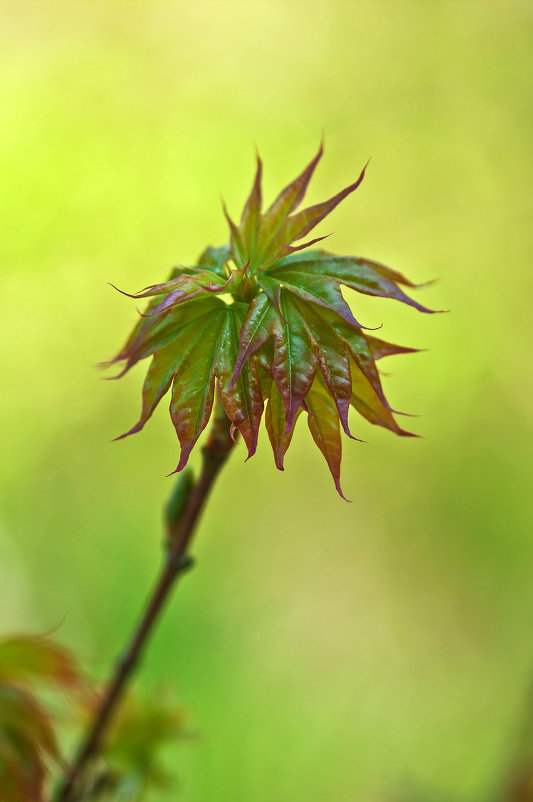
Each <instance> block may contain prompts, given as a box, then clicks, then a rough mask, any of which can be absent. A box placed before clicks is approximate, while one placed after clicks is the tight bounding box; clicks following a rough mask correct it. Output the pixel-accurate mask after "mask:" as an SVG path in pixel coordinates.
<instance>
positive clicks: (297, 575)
mask: <svg viewBox="0 0 533 802" xmlns="http://www.w3.org/2000/svg"><path fill="white" fill-rule="evenodd" d="M0 27H1V33H0V109H1V112H0V114H1V120H2V122H1V127H0V175H1V189H0V196H1V199H0V217H1V220H2V234H1V237H0V270H1V291H0V292H1V306H2V311H1V316H0V336H1V342H2V350H3V357H2V392H1V398H0V405H1V413H0V414H1V417H0V420H1V427H2V430H3V431H2V444H3V445H2V451H1V455H0V478H1V513H0V559H1V568H0V571H1V573H0V615H1V622H2V630H6V631H11V630H19V629H23V630H26V629H31V630H35V629H41V630H49V629H50V628H57V633H56V636H57V637H59V638H60V639H62V640H63V641H64V642H66V643H68V644H69V645H71V646H73V647H74V648H75V649H76V650H77V652H78V654H79V655H80V657H81V659H82V660H83V662H84V664H85V665H86V666H87V667H88V668H89V669H90V670H91V671H92V672H93V673H95V674H97V675H99V676H103V675H104V674H105V672H106V669H107V667H108V666H109V664H110V662H111V661H112V659H113V657H114V655H115V654H116V652H117V649H118V648H119V647H120V645H121V644H122V642H123V640H124V636H125V634H126V632H127V631H128V630H129V629H130V627H131V626H132V624H133V622H134V620H135V618H136V616H137V613H138V611H139V607H140V604H141V601H142V599H143V597H144V596H145V594H146V593H147V590H148V588H149V586H150V583H151V581H152V577H153V576H154V574H155V572H156V570H157V567H158V564H159V559H160V551H159V542H160V508H161V505H162V503H163V500H164V499H165V497H166V496H167V494H168V492H169V489H170V482H171V481H172V480H170V479H166V478H165V474H166V473H168V472H169V471H170V470H172V469H173V468H174V466H175V463H176V459H177V453H178V450H177V442H176V440H175V437H174V434H173V431H172V427H171V424H170V421H169V419H168V415H167V412H166V409H165V408H164V409H162V410H161V411H160V412H159V414H157V415H156V416H155V418H154V420H153V421H152V422H151V424H150V426H149V427H147V429H146V430H145V432H144V433H143V434H142V435H140V436H137V437H133V438H130V439H128V440H126V441H124V442H120V443H117V444H113V445H108V442H107V441H109V440H110V439H111V438H112V437H114V436H116V435H117V434H119V433H121V432H122V431H124V430H125V429H126V428H127V427H128V426H129V425H131V424H132V423H133V422H134V421H135V419H136V414H137V412H138V406H139V390H140V383H141V377H142V372H143V369H142V368H139V369H137V370H135V371H132V375H129V376H128V377H126V378H125V379H124V380H122V381H121V382H119V383H113V382H103V381H100V377H99V374H98V373H97V372H96V371H95V370H94V368H93V365H94V364H95V363H96V362H98V361H99V360H101V359H103V358H106V357H109V356H110V355H112V353H113V351H114V350H116V348H117V347H118V346H119V345H120V344H121V341H122V340H123V338H124V336H125V333H126V330H127V329H128V327H129V326H130V325H131V324H132V322H133V321H134V319H135V309H134V303H133V302H130V301H129V300H128V299H126V298H124V297H123V296H120V295H118V294H117V293H115V292H114V291H113V290H112V289H111V288H110V287H109V286H108V285H107V282H108V281H111V282H113V283H114V284H117V285H118V286H120V287H123V288H125V289H127V290H131V291H133V290H136V289H138V288H140V287H142V286H145V285H146V284H149V283H153V282H154V281H158V280H161V279H163V278H164V277H165V276H166V274H167V272H168V270H169V267H170V266H171V265H173V264H175V263H176V262H183V263H190V262H192V261H193V260H194V259H195V257H196V256H197V254H198V253H199V252H200V251H201V250H202V249H203V247H204V246H205V245H206V244H221V243H222V242H223V241H224V240H225V238H226V228H225V222H224V220H223V217H222V214H221V210H220V200H219V195H220V193H222V194H223V195H224V197H225V199H226V201H227V203H228V205H229V208H230V210H232V211H233V212H234V213H235V214H237V213H238V212H239V210H240V206H241V204H242V202H243V199H244V197H245V195H246V194H247V192H248V190H249V186H250V183H251V179H252V173H253V169H254V147H255V144H257V146H258V147H259V149H260V152H261V154H262V156H263V159H264V162H265V173H266V176H265V183H266V187H265V193H266V195H267V198H268V197H270V198H271V197H272V196H273V193H274V192H275V191H277V190H278V189H279V188H280V186H282V185H283V183H284V182H287V181H288V180H290V179H291V178H292V177H294V175H295V174H296V173H297V172H298V171H299V170H300V169H301V167H302V166H303V165H304V164H305V163H306V162H307V161H308V160H309V159H310V158H311V157H312V155H313V154H314V152H315V149H316V146H317V143H318V140H319V138H320V136H321V134H322V132H323V131H324V133H325V137H326V156H325V158H324V160H323V163H322V165H321V166H320V168H319V171H318V173H317V176H316V179H315V181H314V186H313V187H312V189H311V191H310V193H309V197H310V200H311V201H313V202H314V201H317V200H321V199H323V198H324V197H327V196H328V194H333V193H334V192H335V191H337V190H338V189H339V188H341V187H342V186H344V185H346V184H347V183H348V182H349V181H351V180H353V179H354V177H356V176H357V175H358V174H359V171H360V169H361V167H362V165H363V164H364V162H365V161H366V159H367V158H368V157H369V156H372V162H371V166H370V169H369V171H368V172H367V178H366V180H365V182H364V184H363V185H362V186H361V188H360V189H359V190H358V191H357V193H355V195H353V196H351V197H350V198H349V199H348V200H347V201H345V203H344V204H343V205H341V206H340V207H339V208H338V209H337V210H336V211H335V213H334V216H333V217H332V218H331V219H330V220H328V221H327V222H326V223H324V224H323V226H322V233H328V232H329V231H332V230H333V231H334V236H333V237H332V238H331V240H330V247H331V248H332V249H335V250H338V251H339V252H347V253H358V254H363V255H367V256H372V257H374V258H376V259H379V260H381V261H383V262H385V263H386V264H390V265H391V266H393V267H396V268H398V269H400V270H403V271H405V272H407V273H408V275H409V276H411V277H412V278H413V279H414V280H418V281H425V280H427V279H431V278H435V277H440V279H441V281H440V283H439V284H437V285H436V286H434V287H432V288H430V289H426V290H421V291H420V292H419V295H417V297H419V298H420V300H421V301H422V302H424V303H428V305H430V306H431V305H433V306H434V307H437V308H445V309H451V314H449V315H435V316H431V317H430V316H425V315H421V314H418V313H417V312H415V311H414V310H411V309H408V308H403V307H402V308H401V307H400V305H399V304H398V305H395V304H393V303H392V302H387V301H381V302H379V301H372V300H371V299H365V298H361V297H357V298H355V299H353V300H354V308H355V309H356V310H357V316H358V317H359V319H363V320H364V322H366V323H367V324H368V325H370V326H372V325H379V324H380V323H382V322H383V324H384V326H383V336H384V337H386V338H387V339H391V340H392V341H397V342H401V343H405V344H407V345H413V346H418V347H421V348H427V349H429V350H428V351H427V352H424V353H421V354H418V355H415V356H408V357H397V358H396V359H391V360H389V361H388V364H386V365H384V369H385V370H386V371H387V372H388V373H390V376H389V377H388V378H386V379H385V381H386V389H387V391H388V394H389V397H390V398H391V401H392V403H393V405H395V406H396V407H398V408H400V409H407V410H409V411H413V412H417V413H418V412H423V417H420V418H415V419H414V420H413V422H412V426H413V428H414V430H415V431H416V432H418V433H420V434H422V435H423V437H424V439H420V440H412V441H411V440H405V439H397V438H394V437H393V436H392V435H390V434H389V433H387V432H382V431H378V430H376V429H375V428H373V427H371V426H369V425H367V424H366V423H365V422H363V421H357V425H356V427H355V429H356V434H358V435H359V436H361V437H363V438H364V439H366V440H368V443H366V444H358V443H356V442H350V441H346V443H345V456H344V463H343V485H344V489H345V492H346V494H347V495H348V497H349V498H351V499H352V500H353V502H352V503H351V504H346V503H345V502H343V501H341V500H340V499H339V498H338V497H337V495H336V493H335V491H334V488H333V485H332V482H331V479H330V477H329V475H328V473H327V468H326V466H325V463H324V462H323V460H322V458H321V456H320V454H319V453H318V451H317V450H316V449H315V447H314V445H313V444H312V442H311V439H310V437H309V435H308V432H307V430H306V427H305V426H304V425H303V424H300V429H299V431H297V434H296V436H295V439H294V442H293V446H292V448H291V451H290V453H289V455H288V459H287V467H286V471H285V473H279V472H277V471H276V470H275V468H274V465H273V460H272V455H271V453H270V447H269V444H268V441H267V439H266V437H265V436H264V435H263V437H262V440H261V443H260V447H259V451H258V454H257V455H256V456H255V457H254V459H253V460H251V461H250V462H248V463H247V464H246V465H244V464H243V456H244V455H243V453H242V448H241V449H240V451H239V453H237V454H236V455H235V456H234V457H233V459H232V462H231V465H230V466H229V467H228V468H227V469H226V471H225V475H224V476H223V477H222V478H221V479H220V482H219V485H218V487H217V489H216V491H215V493H214V495H213V498H212V502H211V505H210V509H209V510H208V511H207V512H206V514H205V516H204V518H203V520H202V524H201V531H200V532H199V537H198V540H197V542H196V545H195V548H194V551H195V554H196V556H197V559H198V566H197V569H196V570H195V571H194V572H193V573H192V574H191V575H190V576H188V577H187V578H186V580H184V581H183V585H182V586H181V588H180V590H179V594H178V595H177V596H176V598H175V599H173V601H172V603H171V605H170V606H169V609H168V610H167V611H166V615H165V618H164V621H163V622H162V624H161V626H160V628H159V631H158V632H157V634H156V636H155V637H154V639H153V642H152V644H151V649H150V652H149V654H148V656H147V658H146V661H145V663H144V666H143V670H142V673H141V675H140V678H139V684H140V685H141V686H142V687H143V688H144V689H145V691H146V693H156V692H157V688H158V687H159V684H160V683H161V682H166V683H169V684H171V685H172V686H173V687H174V688H175V690H176V694H177V695H178V697H179V698H180V699H181V700H182V702H183V705H184V707H185V709H186V711H187V718H188V722H189V728H190V729H191V730H193V731H194V732H195V733H196V738H195V739H193V740H192V741H190V742H188V743H185V744H180V745H178V746H177V747H176V748H175V749H174V748H173V749H171V750H169V753H168V755H167V762H168V763H169V765H171V766H172V768H173V769H174V771H175V772H177V773H178V774H179V777H180V797H179V798H180V799H183V800H184V802H206V800H209V801H210V800H217V802H225V801H226V800H228V802H229V800H231V802H270V800H273V799H275V800H276V801H277V802H289V800H290V801H291V802H304V800H305V802H322V800H324V799H326V798H327V799H334V800H335V802H352V801H353V800H356V799H357V800H370V799H372V800H375V799H383V798H384V795H385V796H386V795H387V794H388V793H389V792H391V790H394V789H398V788H400V789H403V788H408V787H416V788H421V789H425V790H424V793H425V794H426V796H425V797H424V798H425V799H437V798H438V797H439V795H440V796H442V797H445V798H447V799H461V800H479V799H486V798H487V795H489V794H490V793H491V790H492V789H494V788H495V787H496V786H497V784H498V782H499V781H500V778H501V777H502V773H503V772H504V771H505V766H506V764H507V761H508V759H509V754H510V751H511V750H512V748H513V744H514V736H515V732H516V731H517V730H518V729H519V727H520V722H521V720H522V719H523V716H524V711H523V699H524V695H525V689H526V686H527V683H528V681H529V677H530V675H531V670H532V666H533V627H532V625H533V615H532V609H533V582H532V569H533V542H532V538H531V532H532V529H533V527H532V516H531V473H530V472H529V474H528V458H529V456H530V446H529V444H530V442H531V441H530V439H529V438H530V435H531V415H530V406H531V402H530V394H531V383H529V384H528V382H527V367H528V358H529V357H530V349H529V348H528V345H527V335H528V331H529V321H530V316H531V311H530V302H528V299H527V295H528V292H530V291H531V258H530V256H531V252H532V245H533V243H532V236H531V217H530V214H528V212H530V209H529V207H528V200H529V196H530V190H531V183H532V178H533V176H532V172H533V171H532V170H531V165H532V160H531V133H532V126H531V122H532V116H533V112H532V93H531V83H532V77H533V76H532V69H531V66H532V56H531V53H532V47H533V5H532V4H531V3H529V2H523V3H520V2H511V0H505V2H475V1H474V0H471V1H469V0H466V1H465V2H438V1H437V0H435V1H434V2H422V0H419V2H406V1H405V0H401V1H400V0H395V2H392V1H391V2H379V1H378V2H348V1H347V0H345V1H344V2H342V1H341V2H331V1H330V2H328V3H326V2H323V3H322V2H305V3H304V2H287V3H281V2H265V3H262V2H259V3H256V2H249V3H245V2H242V3H236V2H196V3H192V2H191V3H181V2H170V1H169V2H148V0H147V1H146V2H136V1H133V2H115V1H113V2H109V1H108V2H92V3H90V2H62V3H52V2H48V1H46V2H34V3H31V2H3V3H2V4H1V6H0ZM163 407H166V405H163ZM196 459H197V455H196ZM193 461H194V460H193ZM150 798H151V799H153V800H154V802H160V801H161V802H163V800H165V799H170V798H172V799H174V798H175V793H171V794H170V795H168V794H166V795H165V794H163V793H159V792H154V793H153V795H152V796H151V797H150Z"/></svg>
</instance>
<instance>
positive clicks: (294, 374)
mask: <svg viewBox="0 0 533 802" xmlns="http://www.w3.org/2000/svg"><path fill="white" fill-rule="evenodd" d="M322 154H323V146H322V145H321V146H320V148H319V150H318V153H317V154H316V156H315V158H314V159H313V160H312V161H311V162H310V163H309V165H308V166H307V167H306V168H305V169H304V170H303V172H302V173H301V174H300V175H299V176H298V177H297V178H296V179H295V180H294V181H292V182H291V183H290V184H288V185H287V186H286V187H285V188H284V189H283V190H282V191H281V192H280V194H279V195H278V196H277V198H276V199H275V200H274V201H273V203H272V204H271V205H270V206H269V207H268V209H266V211H263V209H262V190H261V180H262V170H263V167H262V162H261V160H260V158H259V157H257V169H256V174H255V178H254V182H253V186H252V190H251V192H250V195H249V197H248V199H247V201H246V203H245V205H244V209H243V212H242V215H241V218H240V221H239V224H238V225H237V224H236V223H235V222H234V221H233V220H232V218H231V217H230V215H229V213H228V211H227V209H226V208H225V207H224V215H225V217H226V219H227V222H228V225H229V244H227V245H224V246H222V247H220V248H213V247H209V248H207V249H206V250H205V251H204V253H203V254H202V255H201V257H200V259H199V260H198V263H197V264H196V265H193V266H188V267H182V268H175V269H174V271H173V272H172V274H171V275H170V277H169V279H168V280H167V281H165V282H163V283H160V284H154V285H151V286H149V287H146V288H145V289H144V290H141V291H140V292H139V293H136V294H134V295H133V296H132V297H134V298H149V299H150V300H149V303H148V306H147V308H146V310H145V312H144V314H143V315H142V316H141V318H140V320H139V321H138V323H137V325H136V326H135V328H134V329H133V331H132V333H131V335H130V337H129V338H128V340H127V342H126V343H125V345H124V347H123V348H122V349H121V350H120V352H119V353H118V354H117V356H116V357H115V358H114V359H113V360H112V362H111V363H107V364H114V363H123V369H122V371H121V373H119V374H118V376H122V375H123V374H124V373H125V372H127V371H128V370H129V369H130V368H131V367H133V365H135V364H136V363H137V362H139V361H140V360H142V359H145V358H148V357H151V358H152V362H151V365H150V367H149V369H148V372H147V376H146V379H145V382H144V387H143V393H142V398H143V401H142V410H141V415H140V418H139V420H138V422H137V423H136V424H135V426H133V427H132V428H131V429H130V430H129V431H128V432H126V433H125V434H123V435H121V436H120V437H119V438H117V439H121V438H122V437H126V436H127V435H130V434H133V433H135V432H138V431H140V430H141V429H142V428H143V426H144V425H145V423H146V422H147V420H148V419H149V418H150V416H151V415H152V413H153V412H154V410H155V408H156V407H157V405H158V404H159V402H160V400H161V398H162V397H163V396H164V395H165V394H166V393H167V392H168V391H170V392H171V403H170V414H171V418H172V422H173V424H174V427H175V429H176V433H177V436H178V439H179V441H180V445H181V454H180V459H179V462H178V466H177V468H176V471H180V470H182V469H183V468H184V467H185V465H186V464H187V461H188V458H189V455H190V453H191V451H192V449H193V447H194V445H195V443H196V442H197V440H198V438H199V436H200V435H201V433H202V431H203V430H204V429H205V427H206V425H207V423H208V421H209V418H210V416H211V413H212V409H213V403H214V398H215V393H217V394H218V397H219V398H220V401H221V402H222V405H223V407H224V409H225V411H226V414H227V416H228V419H229V424H228V425H231V427H232V430H238V431H239V432H240V433H241V435H242V437H243V440H244V442H245V444H246V447H247V449H248V456H252V455H253V454H254V452H255V450H256V447H257V438H258V431H259V425H260V421H261V418H262V416H263V411H265V424H266V428H267V432H268V436H269V439H270V442H271V445H272V449H273V452H274V458H275V463H276V466H277V467H278V468H279V469H280V470H283V462H284V457H285V453H286V451H287V449H288V448H289V445H290V442H291V438H292V434H293V431H294V426H295V424H296V421H297V419H298V418H299V416H300V415H301V413H302V412H303V413H305V414H306V415H307V419H308V424H309V429H310V431H311V435H312V437H313V439H314V441H315V443H316V444H317V446H318V448H319V449H320V451H321V452H322V454H323V455H324V457H325V459H326V462H327V464H328V466H329V469H330V471H331V474H332V476H333V479H334V482H335V486H336V488H337V490H338V492H339V493H340V494H341V495H342V490H341V486H340V463H341V454H342V445H341V433H340V430H341V428H342V430H343V431H344V432H345V434H346V435H347V436H348V437H353V436H352V434H351V432H350V428H349V423H348V412H349V409H350V407H353V408H354V409H355V410H356V411H357V412H358V413H359V414H360V415H362V416H363V417H364V418H366V420H368V421H369V422H370V423H373V424H375V425H377V426H381V427H383V428H385V429H388V430H389V431H391V432H394V433H395V434H397V435H401V436H414V435H411V434H410V433H409V432H407V431H405V430H404V429H402V428H401V427H400V426H399V424H398V423H397V421H396V419H395V417H394V415H395V413H394V411H393V410H392V409H391V407H390V405H389V403H388V401H387V399H386V397H385V394H384V391H383V387H382V384H381V379H380V374H379V371H378V369H377V367H376V362H377V361H378V360H379V359H382V358H383V357H385V356H390V355H394V354H401V353H409V352H413V351H415V350H416V349H413V348H406V347H403V346H396V345H393V344H392V343H387V342H385V341H383V340H380V339H379V338H377V337H374V336H373V335H371V334H369V333H368V330H365V328H364V327H363V326H362V325H361V323H359V322H358V321H357V319H356V318H355V317H354V315H353V313H352V310H351V308H350V306H349V305H348V303H347V302H346V300H345V299H344V296H343V293H342V288H343V287H345V288H348V289H350V290H355V291H356V292H358V293H362V294H364V295H371V296H375V297H379V298H389V299H393V300H396V301H400V302H401V303H404V304H407V305H408V306H411V307H412V308H414V309H417V310H418V311H420V312H426V313H429V312H431V311H432V310H430V309H428V308H427V307H425V306H422V305H421V304H420V303H418V302H417V301H416V300H414V299H413V298H411V297H410V295H408V294H407V293H406V291H405V289H404V288H407V289H409V288H410V289H414V288H415V287H416V285H414V284H413V283H412V282H411V281H409V280H408V279H407V278H406V277H405V276H403V275H402V274H401V273H399V272H397V271H396V270H392V269H391V268H388V267H386V266H385V265H383V264H381V263H379V262H376V261H374V260H371V259H366V258H363V257H359V256H337V255H335V254H332V253H329V252H327V251H325V250H322V249H316V248H315V249H313V248H312V247H311V246H313V245H316V243H317V242H319V241H320V240H323V239H324V237H316V238H314V239H311V240H308V241H305V242H303V243H302V242H301V240H302V239H303V238H304V237H307V235H308V234H309V233H310V232H311V231H312V230H313V229H314V228H315V226H317V225H318V223H320V222H321V221H322V220H323V219H324V218H325V217H326V215H328V214H329V213H330V212H331V211H332V210H333V209H334V208H335V207H336V206H337V205H338V204H339V203H340V202H341V201H342V200H344V199H345V198H346V197H347V196H348V195H350V194H351V193H352V192H354V191H355V190H356V189H357V188H358V187H359V186H360V184H361V182H362V180H363V178H364V175H365V170H366V166H365V167H364V168H363V170H362V171H361V173H360V175H359V177H358V178H357V180H356V181H354V182H353V183H351V184H350V185H349V186H347V187H346V188H345V189H343V190H341V191H340V192H338V193H337V194H336V195H334V196H333V197H331V198H330V199H329V200H327V201H324V202H322V203H317V204H315V205H313V206H310V207H308V208H304V209H299V206H300V204H301V203H302V201H303V198H304V196H305V192H306V190H307V187H308V184H309V182H310V180H311V177H312V175H313V173H314V170H315V168H316V166H317V164H318V162H319V161H320V159H321V157H322ZM118 376H117V377H115V378H118ZM354 439H356V438H354Z"/></svg>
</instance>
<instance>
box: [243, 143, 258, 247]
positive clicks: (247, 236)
mask: <svg viewBox="0 0 533 802" xmlns="http://www.w3.org/2000/svg"><path fill="white" fill-rule="evenodd" d="M262 172H263V165H262V162H261V159H260V158H259V155H258V156H257V171H256V174H255V179H254V184H253V187H252V191H251V192H250V195H249V197H248V200H247V201H246V203H245V205H244V209H243V210H242V216H241V224H240V229H241V231H242V240H243V244H244V247H245V249H246V253H247V255H248V257H249V259H248V261H250V262H253V260H254V256H255V249H256V244H257V238H258V235H259V224H260V222H261V202H262V197H261V175H262Z"/></svg>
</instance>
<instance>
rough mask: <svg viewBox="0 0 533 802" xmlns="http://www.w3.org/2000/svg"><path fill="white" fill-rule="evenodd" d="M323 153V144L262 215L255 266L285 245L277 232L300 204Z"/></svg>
mask: <svg viewBox="0 0 533 802" xmlns="http://www.w3.org/2000/svg"><path fill="white" fill-rule="evenodd" d="M323 153H324V146H323V143H321V144H320V148H319V149H318V153H317V154H316V156H315V158H314V159H313V160H312V161H311V162H310V163H309V164H308V165H307V167H306V168H305V170H304V171H303V172H302V173H300V175H299V176H298V177H297V178H296V179H295V180H294V181H292V182H291V183H290V184H288V185H287V186H286V187H285V188H284V189H283V190H282V191H281V192H280V194H279V195H278V197H277V198H276V200H275V201H274V202H273V203H272V204H271V206H269V208H268V209H267V211H266V212H265V213H264V214H263V215H262V217H261V221H260V233H259V243H258V246H257V256H256V264H257V265H259V264H261V263H262V262H263V261H266V259H267V258H268V256H267V254H268V253H276V252H277V250H278V249H279V248H280V247H281V246H283V245H285V244H286V243H285V242H284V241H280V237H279V231H280V229H281V228H282V226H283V224H284V222H285V220H286V218H287V216H288V215H290V213H291V212H293V211H294V210H295V209H296V208H297V207H298V206H299V205H300V203H301V202H302V200H303V198H304V195H305V192H306V189H307V186H308V184H309V181H310V180H311V177H312V175H313V173H314V171H315V168H316V166H317V164H318V162H319V161H320V159H321V158H322V154H323Z"/></svg>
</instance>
